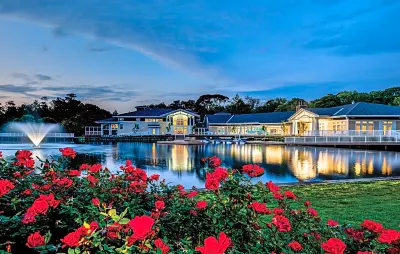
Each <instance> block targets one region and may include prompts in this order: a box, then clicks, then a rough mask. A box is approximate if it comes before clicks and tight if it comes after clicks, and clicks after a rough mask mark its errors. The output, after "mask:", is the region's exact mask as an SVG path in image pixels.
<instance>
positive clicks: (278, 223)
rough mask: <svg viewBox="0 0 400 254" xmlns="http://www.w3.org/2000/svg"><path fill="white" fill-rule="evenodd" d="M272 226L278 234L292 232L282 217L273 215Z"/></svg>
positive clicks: (287, 220) (285, 219)
mask: <svg viewBox="0 0 400 254" xmlns="http://www.w3.org/2000/svg"><path fill="white" fill-rule="evenodd" d="M272 224H273V225H274V226H275V227H276V228H277V229H278V231H279V232H289V231H290V230H292V227H291V225H290V222H289V219H288V218H286V217H285V216H282V215H275V216H274V217H273V218H272Z"/></svg>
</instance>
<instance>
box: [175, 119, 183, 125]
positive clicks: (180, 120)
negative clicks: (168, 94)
mask: <svg viewBox="0 0 400 254" xmlns="http://www.w3.org/2000/svg"><path fill="white" fill-rule="evenodd" d="M176 125H184V121H183V119H182V118H179V119H176Z"/></svg>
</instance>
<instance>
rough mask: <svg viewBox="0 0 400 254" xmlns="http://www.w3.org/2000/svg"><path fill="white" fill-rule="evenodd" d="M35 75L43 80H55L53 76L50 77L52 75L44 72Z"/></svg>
mask: <svg viewBox="0 0 400 254" xmlns="http://www.w3.org/2000/svg"><path fill="white" fill-rule="evenodd" d="M35 77H36V78H37V79H38V80H41V81H48V80H53V78H52V77H50V76H48V75H43V74H36V75H35Z"/></svg>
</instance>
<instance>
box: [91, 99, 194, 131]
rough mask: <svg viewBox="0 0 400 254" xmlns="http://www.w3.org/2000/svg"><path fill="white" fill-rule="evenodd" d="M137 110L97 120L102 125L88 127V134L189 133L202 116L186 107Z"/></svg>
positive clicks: (140, 108)
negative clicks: (185, 108)
mask: <svg viewBox="0 0 400 254" xmlns="http://www.w3.org/2000/svg"><path fill="white" fill-rule="evenodd" d="M136 109H137V110H136V111H134V112H129V113H125V114H119V115H116V116H113V117H111V118H107V119H103V120H99V121H96V123H98V124H100V127H97V129H94V128H96V127H92V126H88V127H86V132H85V133H86V135H91V134H92V135H101V136H109V135H113V136H114V135H118V136H121V135H165V134H172V135H180V134H181V135H188V134H192V133H193V132H194V126H195V125H196V123H197V122H198V121H199V119H200V116H199V115H197V114H196V113H194V112H191V111H188V110H184V109H178V110H174V109H168V108H147V107H143V106H140V107H136Z"/></svg>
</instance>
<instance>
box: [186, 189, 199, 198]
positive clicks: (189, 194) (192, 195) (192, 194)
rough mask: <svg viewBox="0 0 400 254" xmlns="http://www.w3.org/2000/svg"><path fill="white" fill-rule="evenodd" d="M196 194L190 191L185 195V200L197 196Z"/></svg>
mask: <svg viewBox="0 0 400 254" xmlns="http://www.w3.org/2000/svg"><path fill="white" fill-rule="evenodd" d="M197 194H198V192H197V191H191V192H190V193H188V194H187V196H186V197H187V198H193V197H195V196H197Z"/></svg>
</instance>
